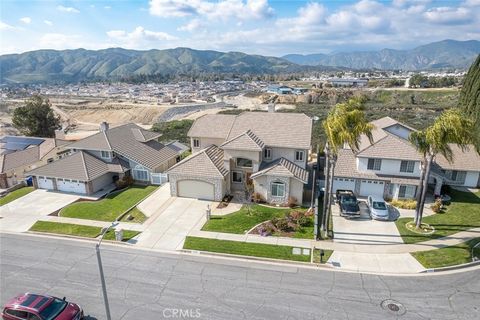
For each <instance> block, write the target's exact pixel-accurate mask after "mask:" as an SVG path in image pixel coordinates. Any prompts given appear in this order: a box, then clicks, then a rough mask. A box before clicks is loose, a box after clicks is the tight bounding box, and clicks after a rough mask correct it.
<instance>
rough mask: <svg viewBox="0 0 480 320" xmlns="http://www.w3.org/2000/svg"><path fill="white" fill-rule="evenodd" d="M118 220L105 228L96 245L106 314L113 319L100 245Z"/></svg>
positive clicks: (110, 319) (108, 318) (109, 318)
mask: <svg viewBox="0 0 480 320" xmlns="http://www.w3.org/2000/svg"><path fill="white" fill-rule="evenodd" d="M117 224H118V222H116V221H114V222H112V224H111V225H110V226H109V227H107V228H105V229H104V230H103V232H102V234H101V236H100V240H99V241H98V243H97V244H96V245H95V251H96V252H97V260H98V270H99V271H100V282H101V283H102V292H103V302H104V304H105V314H106V316H107V320H112V317H111V316H110V306H109V304H108V296H107V285H106V283H105V275H104V274H103V265H102V257H101V256H100V245H101V244H102V240H103V237H104V236H105V234H106V233H107V232H108V230H110V229H111V228H113V227H115V226H116V225H117Z"/></svg>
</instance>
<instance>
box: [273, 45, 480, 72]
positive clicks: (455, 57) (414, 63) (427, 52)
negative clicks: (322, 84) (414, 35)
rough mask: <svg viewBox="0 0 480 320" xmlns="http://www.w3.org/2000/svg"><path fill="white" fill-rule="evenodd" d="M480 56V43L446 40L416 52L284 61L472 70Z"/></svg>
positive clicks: (314, 56)
mask: <svg viewBox="0 0 480 320" xmlns="http://www.w3.org/2000/svg"><path fill="white" fill-rule="evenodd" d="M478 54H480V41H477V40H469V41H455V40H443V41H439V42H433V43H430V44H427V45H424V46H420V47H417V48H415V49H412V50H393V49H383V50H380V51H358V52H340V53H332V54H328V55H326V54H309V55H299V54H289V55H286V56H283V57H282V58H284V59H286V60H288V61H290V62H293V63H296V64H301V65H309V66H317V65H322V66H332V67H345V68H351V69H384V70H393V69H402V70H426V69H439V68H468V67H469V66H470V65H471V64H472V62H473V61H474V60H475V58H476V57H477V55H478Z"/></svg>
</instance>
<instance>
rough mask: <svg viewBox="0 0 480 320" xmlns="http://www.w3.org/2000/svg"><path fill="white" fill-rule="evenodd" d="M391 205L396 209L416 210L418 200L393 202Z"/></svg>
mask: <svg viewBox="0 0 480 320" xmlns="http://www.w3.org/2000/svg"><path fill="white" fill-rule="evenodd" d="M390 204H391V205H392V206H394V207H396V208H401V209H409V210H414V209H415V208H416V207H417V201H416V200H392V201H391V202H390Z"/></svg>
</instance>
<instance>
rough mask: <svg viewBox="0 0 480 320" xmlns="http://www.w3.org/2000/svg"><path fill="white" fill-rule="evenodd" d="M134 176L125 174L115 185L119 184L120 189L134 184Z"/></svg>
mask: <svg viewBox="0 0 480 320" xmlns="http://www.w3.org/2000/svg"><path fill="white" fill-rule="evenodd" d="M133 182H134V181H133V178H132V177H131V176H124V177H123V178H122V179H120V180H117V181H116V182H115V185H116V186H117V188H118V189H123V188H126V187H129V186H131V185H132V184H133Z"/></svg>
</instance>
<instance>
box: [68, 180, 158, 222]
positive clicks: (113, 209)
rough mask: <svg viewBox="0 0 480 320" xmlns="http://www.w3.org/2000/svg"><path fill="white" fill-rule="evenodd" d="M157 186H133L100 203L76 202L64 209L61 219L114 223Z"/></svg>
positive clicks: (109, 196) (110, 195) (99, 201)
mask: <svg viewBox="0 0 480 320" xmlns="http://www.w3.org/2000/svg"><path fill="white" fill-rule="evenodd" d="M156 188H157V187H155V186H132V187H129V188H127V189H125V190H123V191H120V192H115V193H113V194H109V195H108V196H106V197H105V199H102V200H98V201H81V202H76V203H73V204H71V205H68V206H66V207H65V208H63V209H62V210H61V211H60V213H59V215H60V216H61V217H69V218H80V219H90V220H100V221H114V220H115V219H117V217H118V216H119V215H121V214H122V213H124V212H125V211H126V210H128V209H129V208H131V207H132V206H134V205H135V204H136V203H138V202H140V201H141V200H142V199H144V198H146V197H147V196H148V195H149V194H150V193H152V192H153V191H155V189H156Z"/></svg>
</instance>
